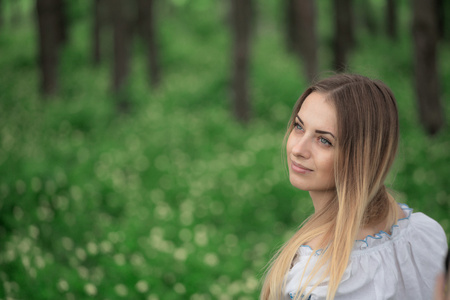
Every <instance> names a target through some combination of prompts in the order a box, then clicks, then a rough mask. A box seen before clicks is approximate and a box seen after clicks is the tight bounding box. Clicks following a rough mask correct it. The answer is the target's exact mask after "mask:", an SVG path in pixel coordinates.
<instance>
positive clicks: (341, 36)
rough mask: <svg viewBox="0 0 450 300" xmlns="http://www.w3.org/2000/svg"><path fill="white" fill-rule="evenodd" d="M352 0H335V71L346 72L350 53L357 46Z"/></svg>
mask: <svg viewBox="0 0 450 300" xmlns="http://www.w3.org/2000/svg"><path fill="white" fill-rule="evenodd" d="M352 7H353V6H352V0H334V9H335V18H334V20H335V26H334V30H335V33H334V51H333V52H334V62H333V65H334V69H335V70H336V71H345V69H346V66H347V56H348V52H349V51H350V50H351V49H352V48H353V46H354V44H355V38H354V33H353V11H352Z"/></svg>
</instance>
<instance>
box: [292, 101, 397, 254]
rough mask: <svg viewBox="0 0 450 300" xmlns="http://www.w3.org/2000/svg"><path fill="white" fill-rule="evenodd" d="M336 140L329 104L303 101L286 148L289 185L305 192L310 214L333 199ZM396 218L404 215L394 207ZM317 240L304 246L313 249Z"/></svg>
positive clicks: (363, 232)
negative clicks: (310, 201)
mask: <svg viewBox="0 0 450 300" xmlns="http://www.w3.org/2000/svg"><path fill="white" fill-rule="evenodd" d="M336 138H337V115H336V109H335V107H334V106H333V103H332V102H331V101H329V100H327V99H326V96H325V95H324V94H321V93H317V92H313V93H311V94H310V95H308V97H306V99H305V101H304V102H303V104H302V106H301V108H300V111H299V112H298V114H297V116H296V118H295V124H294V128H293V130H292V131H291V133H290V134H289V138H288V141H287V144H286V152H287V161H288V166H289V179H290V182H291V184H292V185H293V186H294V187H296V188H298V189H301V190H304V191H308V192H309V195H310V196H311V199H312V202H313V205H314V210H315V211H316V213H317V212H319V211H320V210H321V209H322V208H323V207H324V205H325V204H326V203H327V202H328V201H330V200H332V198H333V197H334V196H335V180H334V157H335V151H337V150H336V148H335V144H336ZM398 213H399V217H400V218H403V217H404V213H403V211H402V210H401V208H400V207H398ZM386 224H387V220H382V221H381V222H379V223H377V224H370V225H369V226H366V227H364V228H361V229H360V231H359V232H358V234H357V239H364V238H365V237H366V236H368V235H373V234H375V233H378V232H380V231H381V230H385V229H386ZM320 242H321V237H320V236H319V237H317V238H316V239H314V240H312V241H310V242H308V245H309V246H310V247H311V248H313V249H316V248H318V245H320Z"/></svg>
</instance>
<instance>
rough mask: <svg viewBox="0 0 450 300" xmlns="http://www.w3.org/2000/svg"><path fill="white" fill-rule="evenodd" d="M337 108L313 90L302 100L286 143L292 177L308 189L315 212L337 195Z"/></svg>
mask: <svg viewBox="0 0 450 300" xmlns="http://www.w3.org/2000/svg"><path fill="white" fill-rule="evenodd" d="M336 127H337V120H336V109H335V108H334V106H333V105H332V104H331V102H329V101H327V100H326V98H325V95H323V94H320V93H317V92H313V93H311V94H310V95H309V96H308V97H307V98H306V99H305V101H304V102H303V105H302V107H301V108H300V111H299V112H298V114H297V116H296V119H295V125H294V129H293V130H292V131H291V133H290V135H289V138H288V141H287V144H286V151H287V160H288V165H289V179H290V181H291V184H292V185H293V186H295V187H296V188H298V189H301V190H304V191H309V194H310V196H311V199H312V201H313V205H314V209H315V211H316V212H318V211H320V209H321V208H322V207H323V206H324V204H325V203H326V202H327V201H329V200H331V198H332V197H333V196H334V193H335V192H334V188H335V182H334V171H333V169H334V155H335V147H334V144H335V142H336V139H335V137H336V132H337V130H336Z"/></svg>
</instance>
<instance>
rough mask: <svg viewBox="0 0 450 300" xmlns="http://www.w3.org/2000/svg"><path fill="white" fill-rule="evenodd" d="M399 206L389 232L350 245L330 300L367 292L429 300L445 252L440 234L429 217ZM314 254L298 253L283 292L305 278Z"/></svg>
mask: <svg viewBox="0 0 450 300" xmlns="http://www.w3.org/2000/svg"><path fill="white" fill-rule="evenodd" d="M400 206H401V208H402V210H403V212H404V215H405V216H404V218H402V219H399V221H398V223H397V224H396V225H394V226H393V227H392V228H391V232H390V234H389V233H386V232H380V233H378V234H375V235H373V236H367V237H366V238H365V239H363V240H357V241H356V242H355V247H354V249H353V251H352V254H351V256H350V261H349V266H348V268H347V269H346V271H345V273H344V274H343V277H342V281H341V285H340V288H339V289H338V294H337V297H336V299H365V298H364V297H365V296H364V295H366V296H367V293H370V292H373V293H375V294H380V293H382V294H383V295H387V296H392V297H394V298H395V299H410V298H408V297H410V296H411V295H414V294H415V293H416V294H415V295H422V296H424V297H425V298H423V299H426V298H427V297H428V296H429V295H431V294H430V293H431V292H432V291H431V288H432V286H433V282H434V278H435V276H436V275H437V273H438V272H439V271H440V270H441V269H442V266H443V259H444V257H445V254H446V251H447V238H446V235H445V232H444V230H443V229H442V227H441V225H440V224H439V223H438V222H437V221H435V220H433V219H432V218H430V217H429V216H427V215H425V214H423V213H413V210H412V209H411V208H409V207H408V206H407V205H405V204H400ZM320 253H321V250H318V251H314V250H312V249H311V248H310V247H308V246H302V247H300V248H299V250H298V252H297V257H296V261H295V264H294V265H293V267H292V269H291V272H290V274H289V275H290V276H288V278H287V279H288V290H289V288H290V291H293V290H294V288H296V287H297V286H298V283H299V276H300V275H301V274H302V273H303V272H304V271H305V274H308V273H309V272H310V269H311V268H312V266H313V265H314V263H315V262H316V260H317V259H318V258H319V257H320ZM308 261H309V264H308ZM300 277H301V276H300ZM300 281H301V280H300ZM427 287H428V288H427ZM314 294H315V296H316V298H315V297H314V296H313V297H312V299H322V298H321V295H322V294H324V295H326V285H325V286H321V285H319V286H318V288H317V289H315V291H314ZM358 297H360V298H358ZM361 297H362V298H361ZM402 297H403V298H402ZM387 298H389V297H387ZM419 298H420V297H419ZM420 299H422V298H420Z"/></svg>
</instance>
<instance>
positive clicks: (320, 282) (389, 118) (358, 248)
mask: <svg viewBox="0 0 450 300" xmlns="http://www.w3.org/2000/svg"><path fill="white" fill-rule="evenodd" d="M398 135H399V132H398V114H397V105H396V102H395V99H394V96H393V94H392V92H391V91H390V89H389V88H388V87H387V86H386V85H384V84H383V83H382V82H379V81H374V80H370V79H368V78H366V77H363V76H359V75H344V74H341V75H335V76H333V77H330V78H328V79H325V80H322V81H320V82H318V83H316V84H315V85H313V86H311V87H310V88H308V89H307V90H306V91H305V92H304V93H303V95H302V96H301V97H300V99H299V100H298V101H297V103H296V105H295V107H294V111H293V113H292V116H291V119H290V122H289V128H288V132H287V134H286V137H287V144H286V150H287V151H286V152H287V162H288V166H289V179H290V181H291V184H292V185H294V186H295V187H297V188H299V189H301V190H305V191H309V194H310V196H311V199H312V202H313V205H314V210H315V212H314V214H313V215H312V216H310V217H309V218H308V219H307V220H306V221H305V222H304V223H303V226H301V228H300V229H299V230H298V231H297V232H296V233H295V235H294V236H293V237H292V238H291V239H290V240H289V241H288V242H287V243H286V244H285V245H284V246H283V247H282V248H281V249H280V250H279V251H278V253H277V254H276V255H275V257H274V258H273V259H272V261H271V264H270V267H269V268H268V270H267V272H266V277H265V281H264V285H263V288H262V292H261V299H264V300H265V299H311V300H316V299H327V300H329V299H346V300H348V299H430V298H431V297H432V295H433V287H434V280H435V277H436V275H437V274H438V272H439V270H440V269H441V262H442V259H443V257H444V255H445V253H446V249H447V242H446V236H445V233H444V231H443V229H442V227H441V226H440V225H439V224H438V223H437V222H436V221H434V220H432V219H431V218H429V217H427V216H425V215H424V214H421V213H414V214H412V210H411V209H409V208H408V207H407V206H406V205H399V204H397V203H396V202H395V199H394V198H393V197H392V196H391V195H390V194H389V192H388V191H387V190H386V187H385V186H384V180H385V179H386V176H387V174H388V171H389V168H390V167H391V165H392V163H393V161H394V157H395V153H396V151H397V145H398Z"/></svg>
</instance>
